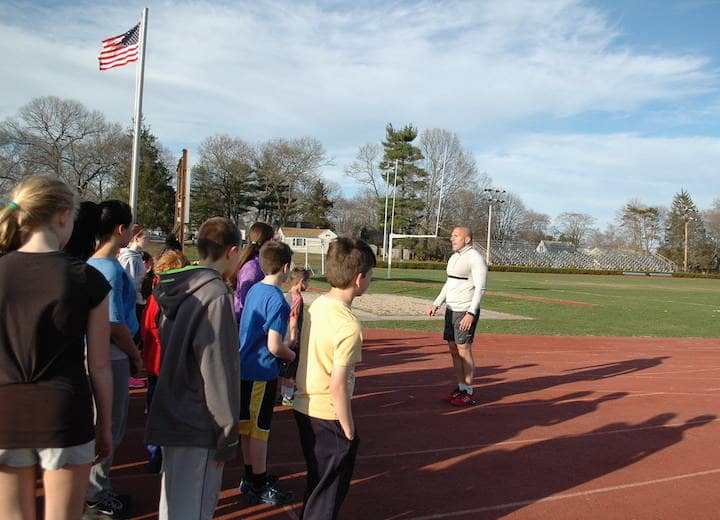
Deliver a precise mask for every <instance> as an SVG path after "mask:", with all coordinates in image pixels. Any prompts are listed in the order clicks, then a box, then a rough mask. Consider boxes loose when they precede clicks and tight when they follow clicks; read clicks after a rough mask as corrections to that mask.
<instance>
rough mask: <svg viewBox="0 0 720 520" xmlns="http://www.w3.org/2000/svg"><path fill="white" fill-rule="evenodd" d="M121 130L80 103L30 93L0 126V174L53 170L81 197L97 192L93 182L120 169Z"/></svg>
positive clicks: (13, 175)
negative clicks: (22, 105) (29, 97)
mask: <svg viewBox="0 0 720 520" xmlns="http://www.w3.org/2000/svg"><path fill="white" fill-rule="evenodd" d="M124 137H125V136H124V135H123V132H122V129H121V127H120V126H119V125H117V124H110V123H108V122H107V121H106V120H105V117H104V116H103V115H102V113H100V112H98V111H91V110H88V109H87V108H86V107H85V106H84V105H83V104H82V103H79V102H77V101H73V100H66V99H60V98H58V97H55V96H47V97H40V98H35V99H33V100H32V101H30V102H29V103H28V104H27V105H25V106H24V107H22V108H21V109H20V110H19V112H18V115H17V117H16V118H11V119H7V120H5V121H4V122H3V123H2V125H0V149H1V151H0V156H1V157H2V158H1V159H0V165H1V166H2V168H3V171H2V173H1V174H0V177H1V178H7V179H14V180H16V179H19V178H21V177H24V176H26V175H29V174H46V175H54V176H56V177H59V178H60V179H62V180H64V181H65V182H67V183H68V184H69V185H70V186H73V187H74V188H75V189H76V190H77V192H78V193H79V194H80V195H81V196H82V197H89V196H93V195H96V196H97V194H98V191H102V190H101V189H98V185H101V184H102V181H103V179H104V178H105V177H107V176H112V175H114V174H116V173H117V172H118V171H119V169H120V168H121V166H122V164H123V160H124V154H127V153H129V149H128V150H125V147H124V146H123V143H124V141H125V139H124Z"/></svg>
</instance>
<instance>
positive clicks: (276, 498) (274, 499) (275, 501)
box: [245, 479, 293, 506]
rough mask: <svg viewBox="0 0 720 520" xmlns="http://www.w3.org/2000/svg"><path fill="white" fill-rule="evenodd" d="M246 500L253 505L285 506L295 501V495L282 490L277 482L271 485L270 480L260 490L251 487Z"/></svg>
mask: <svg viewBox="0 0 720 520" xmlns="http://www.w3.org/2000/svg"><path fill="white" fill-rule="evenodd" d="M245 500H246V501H247V503H248V504H251V505H254V504H270V505H273V506H284V505H286V504H289V503H290V502H292V501H293V494H292V493H291V492H289V491H284V490H282V489H280V487H278V483H277V481H276V482H275V483H271V482H270V481H269V479H268V482H267V483H266V484H265V485H264V486H263V487H261V488H260V489H256V488H255V487H252V486H251V487H250V489H249V490H248V492H247V494H246V495H245Z"/></svg>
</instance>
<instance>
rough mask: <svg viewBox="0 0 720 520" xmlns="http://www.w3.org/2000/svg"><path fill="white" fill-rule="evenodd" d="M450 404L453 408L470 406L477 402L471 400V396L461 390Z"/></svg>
mask: <svg viewBox="0 0 720 520" xmlns="http://www.w3.org/2000/svg"><path fill="white" fill-rule="evenodd" d="M450 404H451V405H453V406H472V405H475V404H477V401H476V400H475V399H473V396H472V395H470V394H468V393H467V392H466V391H465V390H463V391H461V392H459V393H458V395H457V396H455V398H454V399H453V400H452V401H450Z"/></svg>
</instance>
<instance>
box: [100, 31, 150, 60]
mask: <svg viewBox="0 0 720 520" xmlns="http://www.w3.org/2000/svg"><path fill="white" fill-rule="evenodd" d="M139 41H140V24H139V23H138V24H137V25H136V26H135V27H133V28H132V29H130V30H129V31H128V32H126V33H124V34H119V35H117V36H113V37H111V38H106V39H104V40H103V41H102V49H100V54H99V55H98V60H99V61H100V70H108V69H112V68H114V67H122V66H123V65H127V64H128V63H132V62H133V61H137V60H138V48H139V46H140V45H139V43H138V42H139Z"/></svg>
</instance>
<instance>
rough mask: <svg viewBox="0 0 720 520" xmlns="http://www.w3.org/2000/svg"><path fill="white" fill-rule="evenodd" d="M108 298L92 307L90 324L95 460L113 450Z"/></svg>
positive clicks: (88, 337) (105, 457)
mask: <svg viewBox="0 0 720 520" xmlns="http://www.w3.org/2000/svg"><path fill="white" fill-rule="evenodd" d="M107 317H108V298H107V297H105V298H104V299H103V301H102V302H100V304H98V306H97V307H95V308H93V309H92V310H91V311H90V315H89V316H88V328H87V360H88V372H89V374H90V380H91V381H92V390H93V396H94V398H95V408H96V410H97V412H96V413H97V417H96V421H95V454H96V455H95V463H101V462H105V461H106V460H107V459H108V458H109V457H110V455H111V453H112V433H111V426H112V369H111V367H110V323H109V322H108V319H107Z"/></svg>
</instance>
